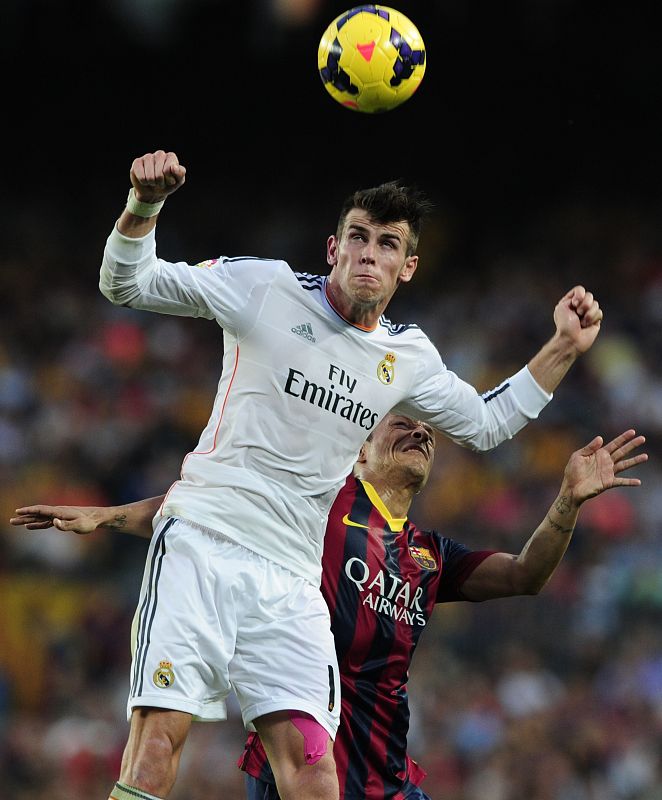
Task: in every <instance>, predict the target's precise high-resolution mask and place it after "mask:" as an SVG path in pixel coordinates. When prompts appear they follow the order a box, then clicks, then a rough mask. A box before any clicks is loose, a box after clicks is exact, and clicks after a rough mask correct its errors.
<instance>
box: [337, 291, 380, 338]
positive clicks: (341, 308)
mask: <svg viewBox="0 0 662 800" xmlns="http://www.w3.org/2000/svg"><path fill="white" fill-rule="evenodd" d="M326 299H327V300H328V301H329V304H330V305H331V307H332V308H333V310H334V311H335V312H336V313H337V314H339V315H340V316H341V317H342V318H343V319H344V320H345V321H346V322H349V323H350V325H354V326H355V327H357V328H361V329H362V330H366V331H372V330H374V329H375V328H376V327H377V323H378V322H379V318H380V317H381V315H382V313H383V312H384V310H385V309H386V306H387V305H388V300H384V301H383V302H381V303H379V304H377V305H374V306H365V305H362V304H361V303H356V302H354V301H353V300H352V299H351V298H350V297H348V296H347V295H346V294H345V293H344V292H342V291H340V290H339V289H338V287H336V286H335V285H334V284H333V283H332V282H331V281H327V284H326Z"/></svg>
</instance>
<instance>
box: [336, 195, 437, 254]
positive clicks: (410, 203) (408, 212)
mask: <svg viewBox="0 0 662 800" xmlns="http://www.w3.org/2000/svg"><path fill="white" fill-rule="evenodd" d="M354 208H358V209H361V211H365V212H366V213H367V214H368V215H369V216H370V218H371V219H372V220H374V221H375V222H378V223H380V224H382V225H384V224H389V223H391V222H407V223H409V230H410V231H411V234H410V236H409V240H408V241H407V255H408V256H411V255H413V254H414V253H415V252H416V248H417V247H418V239H419V237H420V235H421V229H422V227H423V222H424V220H425V218H426V217H427V215H428V214H429V213H430V211H431V210H432V203H431V202H430V201H429V200H428V199H427V197H426V196H425V195H424V194H423V192H421V191H420V190H419V189H416V188H414V187H411V186H405V185H404V184H402V183H400V181H388V182H386V183H382V184H380V185H379V186H373V187H371V188H370V189H358V190H357V191H355V192H354V193H353V194H351V195H349V197H347V198H346V199H345V202H344V203H343V204H342V207H341V209H340V217H339V218H338V228H337V232H336V236H337V237H338V239H340V238H341V236H342V232H343V227H344V225H345V219H346V218H347V215H348V214H349V212H350V211H351V210H352V209H354Z"/></svg>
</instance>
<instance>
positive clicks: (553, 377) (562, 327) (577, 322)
mask: <svg viewBox="0 0 662 800" xmlns="http://www.w3.org/2000/svg"><path fill="white" fill-rule="evenodd" d="M602 317H603V314H602V309H601V308H600V304H599V303H598V301H597V300H596V299H595V297H594V296H593V293H592V292H589V291H587V290H586V289H585V287H583V286H573V288H572V289H570V291H569V292H567V293H566V294H565V295H564V296H563V297H562V298H561V299H560V300H559V302H558V303H557V304H556V307H555V308H554V323H555V325H556V331H555V333H554V335H553V336H552V338H551V339H550V340H549V341H548V342H547V343H546V344H545V345H543V347H542V348H541V349H540V350H539V351H538V353H536V355H535V356H534V357H533V358H532V359H531V361H529V363H528V364H527V366H528V368H529V372H530V373H531V375H532V376H533V377H534V379H535V380H536V382H537V383H538V385H539V386H540V387H541V388H542V389H544V390H545V391H546V392H549V393H551V392H553V391H554V390H555V389H556V387H557V386H558V385H559V383H561V381H562V380H563V378H564V377H565V375H566V373H567V372H568V370H569V369H570V367H571V366H572V365H573V364H574V362H575V361H576V360H577V358H578V356H580V355H581V354H582V353H585V352H586V351H587V350H588V349H589V348H590V347H591V346H592V344H593V342H594V341H595V339H596V337H597V335H598V333H599V331H600V325H601V323H602Z"/></svg>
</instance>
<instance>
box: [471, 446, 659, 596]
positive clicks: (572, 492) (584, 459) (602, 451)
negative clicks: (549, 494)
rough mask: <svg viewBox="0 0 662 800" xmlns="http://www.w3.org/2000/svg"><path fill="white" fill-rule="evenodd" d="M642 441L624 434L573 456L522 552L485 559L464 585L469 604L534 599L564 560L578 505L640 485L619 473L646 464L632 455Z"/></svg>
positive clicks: (640, 456)
mask: <svg viewBox="0 0 662 800" xmlns="http://www.w3.org/2000/svg"><path fill="white" fill-rule="evenodd" d="M645 441H646V440H645V438H644V437H643V436H638V435H637V434H636V432H635V431H634V430H628V431H625V432H624V433H622V434H621V435H620V436H617V437H616V438H615V439H612V441H611V442H608V443H607V444H603V440H602V437H601V436H596V437H595V439H593V441H591V442H589V444H587V445H586V447H583V448H582V449H581V450H577V451H576V452H574V453H573V454H572V456H571V457H570V460H569V461H568V464H567V465H566V468H565V471H564V475H563V481H562V483H561V489H560V491H559V494H558V496H557V498H556V500H555V501H554V502H553V504H552V506H551V508H550V509H549V511H548V512H547V514H546V516H545V519H544V520H543V521H542V522H541V523H540V525H539V526H538V528H537V529H536V531H535V533H534V534H533V536H531V538H530V539H529V540H528V542H527V543H526V544H525V545H524V547H523V548H522V552H521V553H520V554H519V555H518V556H515V555H510V554H509V553H495V554H493V555H491V556H489V557H488V558H486V559H485V560H484V561H483V563H482V564H480V565H479V566H478V567H476V569H475V570H474V571H473V572H472V574H471V575H470V576H469V577H468V578H467V580H466V581H465V582H464V584H463V585H462V594H463V595H464V596H465V597H467V599H469V600H489V599H491V598H494V597H509V596H511V595H520V594H537V593H538V592H539V591H540V590H541V589H542V588H543V587H544V586H545V584H546V583H547V581H548V580H549V579H550V577H551V576H552V574H553V573H554V570H555V569H556V567H557V566H558V564H559V562H560V561H561V559H562V558H563V555H564V553H565V551H566V549H567V547H568V544H569V543H570V539H571V537H572V533H573V531H574V529H575V524H576V522H577V517H578V515H579V509H580V508H581V506H582V504H583V503H584V502H585V501H586V500H589V499H590V498H592V497H597V496H598V495H599V494H602V492H605V491H607V490H608V489H613V488H614V487H615V486H639V485H640V484H641V481H640V480H639V478H626V477H622V476H621V473H622V472H624V471H625V470H628V469H631V468H632V467H634V466H637V465H638V464H642V463H643V462H644V461H646V460H647V459H648V455H647V454H646V453H636V452H635V451H636V450H637V448H639V447H641V446H642V445H643V444H644V442H645Z"/></svg>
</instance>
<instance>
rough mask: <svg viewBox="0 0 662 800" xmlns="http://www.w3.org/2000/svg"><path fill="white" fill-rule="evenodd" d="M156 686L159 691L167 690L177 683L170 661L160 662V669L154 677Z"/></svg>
mask: <svg viewBox="0 0 662 800" xmlns="http://www.w3.org/2000/svg"><path fill="white" fill-rule="evenodd" d="M152 680H153V681H154V685H155V686H158V687H159V689H167V688H168V687H169V686H172V684H173V683H174V682H175V673H174V672H173V671H172V663H171V662H170V661H160V662H159V668H158V669H157V670H156V671H155V672H154V675H153V676H152Z"/></svg>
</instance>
